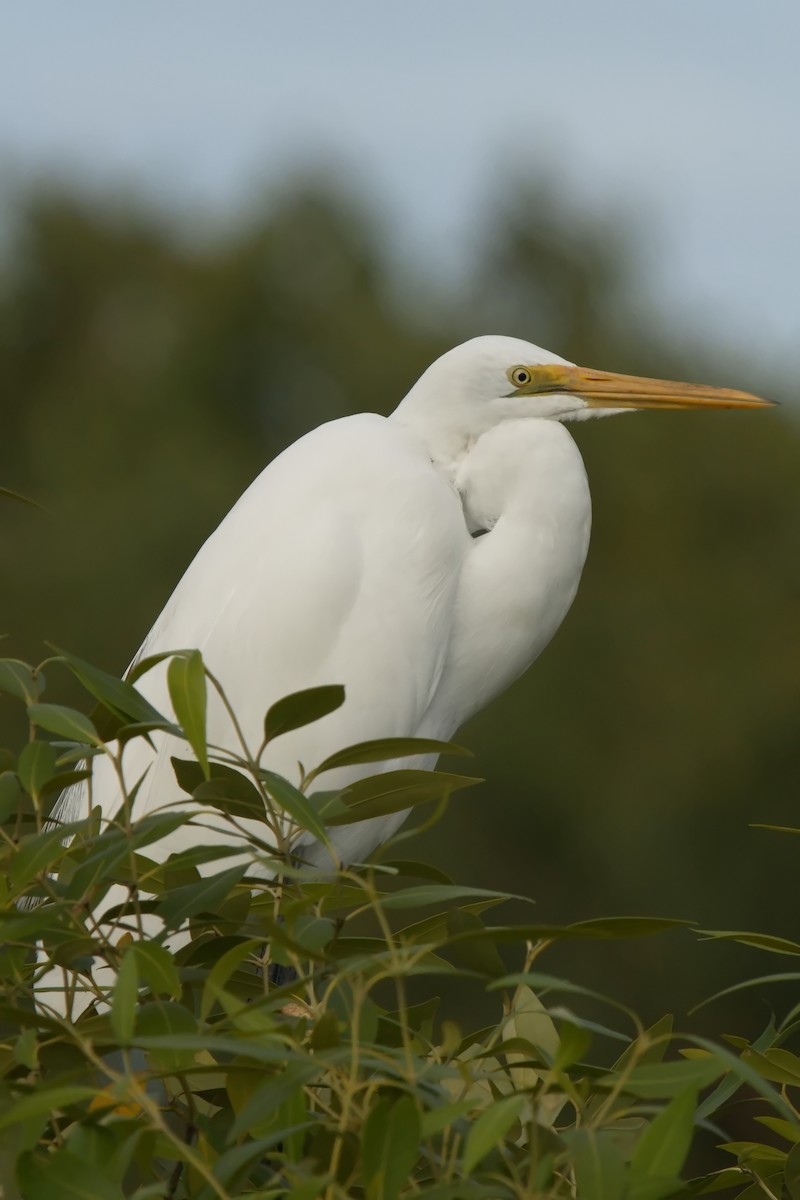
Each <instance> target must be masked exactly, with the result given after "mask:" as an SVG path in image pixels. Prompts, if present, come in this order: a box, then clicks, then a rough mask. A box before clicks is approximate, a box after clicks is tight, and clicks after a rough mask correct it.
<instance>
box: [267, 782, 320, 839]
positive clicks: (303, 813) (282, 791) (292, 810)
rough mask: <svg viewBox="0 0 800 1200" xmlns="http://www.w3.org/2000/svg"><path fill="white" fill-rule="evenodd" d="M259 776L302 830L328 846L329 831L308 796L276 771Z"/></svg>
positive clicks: (273, 796)
mask: <svg viewBox="0 0 800 1200" xmlns="http://www.w3.org/2000/svg"><path fill="white" fill-rule="evenodd" d="M259 776H260V778H261V781H262V782H263V784H264V787H265V788H266V789H267V791H268V793H269V794H270V796H271V797H272V799H273V800H274V801H275V803H276V804H278V805H279V807H280V808H282V809H283V810H284V811H285V812H287V813H288V814H289V816H290V817H291V818H292V820H293V821H295V822H296V823H297V825H299V826H300V828H301V829H305V830H306V831H307V832H308V833H311V834H313V836H314V837H315V838H317V840H318V841H320V842H322V844H323V845H325V846H327V845H328V844H329V840H328V833H327V830H326V829H325V826H324V825H323V824H322V822H321V821H320V819H319V816H318V815H317V812H316V810H315V809H314V806H313V805H312V804H310V803H309V799H308V796H306V795H304V794H303V792H301V791H300V790H299V788H296V787H295V786H294V785H293V784H291V783H289V781H288V779H284V778H283V776H282V775H276V774H275V772H274V771H259Z"/></svg>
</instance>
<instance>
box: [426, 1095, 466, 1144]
mask: <svg viewBox="0 0 800 1200" xmlns="http://www.w3.org/2000/svg"><path fill="white" fill-rule="evenodd" d="M474 1108H475V1101H474V1100H457V1101H456V1102H455V1103H454V1104H442V1105H440V1106H439V1108H432V1109H430V1111H429V1112H426V1113H424V1114H423V1117H422V1136H423V1137H424V1138H429V1137H433V1135H434V1134H435V1133H441V1131H442V1130H443V1129H448V1128H451V1127H452V1126H453V1125H455V1123H456V1121H459V1120H461V1118H462V1117H465V1116H466V1115H467V1113H470V1112H472V1110H473V1109H474Z"/></svg>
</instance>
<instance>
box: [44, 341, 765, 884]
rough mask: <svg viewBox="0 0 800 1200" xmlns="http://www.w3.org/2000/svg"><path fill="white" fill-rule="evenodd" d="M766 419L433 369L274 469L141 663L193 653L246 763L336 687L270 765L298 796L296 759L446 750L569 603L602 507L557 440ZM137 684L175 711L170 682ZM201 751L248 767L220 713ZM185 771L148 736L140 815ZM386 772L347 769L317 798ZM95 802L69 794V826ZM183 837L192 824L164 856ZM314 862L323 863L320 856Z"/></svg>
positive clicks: (163, 741)
mask: <svg viewBox="0 0 800 1200" xmlns="http://www.w3.org/2000/svg"><path fill="white" fill-rule="evenodd" d="M761 403H763V402H761V401H758V400H756V398H754V397H750V396H747V395H746V394H745V393H740V392H731V391H724V390H722V389H710V388H697V387H693V386H690V385H676V384H665V383H661V382H660V381H652V380H640V379H635V378H631V377H626V376H615V375H609V374H605V373H603V372H592V371H584V370H582V369H580V368H575V367H573V366H572V365H571V364H569V363H567V362H565V360H564V359H561V358H558V357H557V356H556V355H552V354H549V353H548V352H547V351H544V350H541V349H539V348H538V347H536V346H533V345H531V344H529V343H526V342H522V341H518V340H516V339H513V338H504V337H482V338H476V339H474V340H473V341H471V342H468V343H466V344H464V345H463V346H459V347H457V348H456V349H455V350H452V351H450V352H449V353H448V354H445V355H444V356H443V357H442V358H440V359H439V360H437V362H435V363H434V364H433V365H432V366H431V367H430V368H429V369H428V371H426V372H425V374H424V375H423V376H422V377H421V379H420V380H419V381H418V383H417V384H416V385H415V386H414V388H412V390H411V392H410V393H409V394H408V396H407V397H406V398H405V400H404V401H403V402H402V403H401V404H400V405H399V407H398V408H397V410H396V411H395V412H394V413H393V415H392V416H391V417H389V418H383V417H379V416H376V415H373V414H362V415H360V416H354V417H347V418H344V419H342V420H338V421H332V422H331V423H329V424H327V425H323V426H321V427H320V428H318V429H316V430H314V431H313V432H312V433H309V434H308V435H307V436H306V437H303V438H301V439H300V440H299V441H298V442H296V443H295V444H294V445H293V446H291V447H289V449H288V450H286V451H285V452H284V453H283V454H282V455H280V457H279V458H277V459H276V460H275V461H274V462H273V463H271V464H270V465H269V466H268V467H267V468H266V469H265V470H264V471H263V472H262V474H261V475H260V476H259V477H258V478H257V479H256V480H255V482H254V483H253V484H252V485H251V487H250V488H248V490H247V491H246V492H245V493H244V495H243V496H242V498H241V499H240V500H239V502H238V503H237V504H236V505H235V506H234V508H233V509H232V510H231V511H230V513H229V514H228V515H227V517H226V518H225V519H224V521H223V522H222V524H221V525H220V526H219V528H218V529H217V530H216V531H215V532H214V533H213V534H212V535H211V537H210V538H209V539H208V541H207V542H206V543H205V545H204V546H203V547H202V549H201V550H200V552H199V553H198V555H197V557H196V558H195V560H194V561H193V563H192V564H191V566H190V567H189V569H188V570H187V572H186V574H185V575H184V577H183V578H182V580H181V581H180V583H179V584H178V586H177V588H176V589H175V592H174V593H173V595H172V597H171V598H170V600H169V601H168V603H167V605H166V607H165V609H164V611H163V612H162V614H161V616H160V617H159V618H158V620H157V621H156V623H155V625H154V627H153V629H152V631H151V633H150V634H149V635H148V637H147V638H146V640H145V642H144V644H143V646H142V648H141V650H140V652H139V655H140V656H141V655H150V654H155V653H159V652H162V651H169V650H181V649H189V648H199V649H200V650H201V651H202V654H203V657H204V660H205V662H206V664H207V665H208V667H209V668H210V670H211V671H212V672H213V673H214V674H215V675H216V676H217V677H218V678H219V679H220V681H221V682H222V685H223V687H224V688H225V690H226V693H227V695H228V698H229V700H230V702H231V704H232V706H233V708H234V710H235V712H236V714H237V716H238V718H239V721H240V723H241V725H242V728H243V731H244V733H245V736H246V738H247V739H248V741H249V742H250V743H251V745H252V746H253V747H256V746H257V745H258V744H259V742H260V740H261V732H262V723H263V718H264V714H265V712H266V710H267V708H268V707H269V705H270V704H272V703H273V702H274V701H276V700H277V699H279V698H280V697H281V696H283V695H286V694H288V693H291V692H295V691H298V690H300V689H303V688H308V687H313V686H315V685H318V684H330V683H342V684H344V686H345V689H346V701H345V704H344V705H343V707H342V708H340V709H339V710H338V711H336V712H334V713H331V714H330V715H328V716H326V717H324V718H323V719H322V720H320V721H318V722H316V723H314V724H312V725H309V726H307V727H305V728H303V729H300V730H297V731H295V732H293V733H291V734H288V735H286V736H285V737H281V738H279V739H277V740H276V741H275V742H274V743H272V744H271V745H270V746H269V747H268V749H267V752H266V755H265V758H264V765H265V766H268V767H270V768H271V769H273V770H275V771H278V772H280V773H282V774H284V775H286V776H287V777H288V778H289V779H296V777H297V762H298V760H301V761H302V762H303V763H304V765H305V766H306V767H307V768H308V767H312V766H314V765H315V764H316V763H317V762H319V761H320V760H321V759H323V758H324V757H325V756H326V755H328V754H330V753H332V752H333V751H335V750H339V749H341V748H343V747H345V746H347V745H350V744H352V743H354V742H359V741H364V740H366V739H370V738H377V737H389V736H425V737H436V738H449V737H451V736H452V735H453V733H454V732H455V730H456V729H457V728H458V726H459V725H460V724H461V723H462V722H463V721H464V720H465V719H466V718H467V717H469V716H471V715H472V714H473V713H475V712H476V711H478V710H479V709H481V708H482V707H483V706H484V705H485V704H487V703H488V702H489V701H490V700H491V699H492V697H494V696H495V695H497V694H498V693H499V692H501V691H502V690H503V689H504V688H505V687H507V686H508V684H509V683H510V682H511V681H512V680H513V679H515V678H516V677H517V676H518V675H520V674H521V673H522V672H523V671H524V670H525V669H526V668H527V667H528V666H529V665H530V663H531V662H532V661H533V660H534V659H535V658H536V656H537V655H538V654H539V653H540V651H541V650H542V648H543V647H544V646H545V645H546V644H547V642H548V641H549V640H550V638H551V637H552V635H553V633H554V632H555V630H556V629H557V628H558V626H559V624H560V623H561V621H562V620H563V618H564V616H565V614H566V612H567V610H568V609H569V606H570V604H571V603H572V600H573V598H574V596H575V592H576V590H577V587H578V583H579V580H580V575H581V571H582V568H583V564H584V560H585V557H586V552H587V548H588V543H589V528H590V512H591V505H590V498H589V490H588V486H587V481H586V474H585V471H584V467H583V463H582V461H581V458H580V455H579V453H578V450H577V448H576V446H575V444H574V442H573V441H572V439H571V438H570V436H569V434H568V433H567V431H566V430H565V429H564V427H563V425H562V424H561V422H562V421H565V420H569V419H575V418H584V417H587V416H591V415H601V414H603V413H613V412H620V411H625V410H627V409H629V408H632V407H657V406H658V407H687V406H689V405H699V404H702V405H705V406H717V407H719V406H724V407H747V406H750V407H753V406H756V405H758V404H761ZM207 469H209V470H213V463H211V464H208V468H207ZM137 657H139V656H137ZM137 686H138V687H139V688H140V690H141V691H142V693H143V694H144V695H145V696H146V697H147V698H148V699H149V700H151V702H152V703H153V704H154V705H155V706H156V707H157V708H159V709H160V710H161V711H167V712H168V711H170V705H169V698H168V691H167V686H166V673H165V667H163V666H162V667H159V668H156V669H154V670H152V671H151V672H150V673H148V674H147V675H145V676H144V677H143V678H142V679H141V680H140V681H139V683H138V684H137ZM208 740H209V742H210V743H215V744H217V745H221V746H226V747H229V748H230V749H235V748H236V741H235V737H234V733H233V730H232V727H231V723H230V720H229V718H228V717H227V715H226V713H225V712H224V709H223V708H222V706H221V705H220V703H219V702H218V701H217V700H216V699H215V698H214V697H213V695H210V701H209V714H208ZM173 753H179V754H183V755H184V756H185V754H186V747H185V746H179V745H178V744H177V743H176V742H175V741H174V740H173V739H170V738H166V737H161V738H159V739H157V740H156V749H155V752H153V751H151V750H150V749H149V748H148V747H147V745H146V744H145V743H144V741H142V740H141V739H140V740H138V741H137V742H135V743H134V744H133V745H132V746H131V747H130V748H129V749H128V750H127V751H126V779H127V780H128V782H129V784H130V783H133V781H135V780H136V779H137V778H138V777H139V776H140V775H142V774H143V773H144V772H146V777H145V782H144V784H143V786H142V788H141V789H140V792H139V795H138V797H137V801H136V812H138V813H139V814H140V815H141V814H142V813H144V812H146V811H148V810H150V809H153V808H160V807H163V806H165V805H168V804H172V803H174V802H176V801H177V800H179V799H180V798H181V793H180V790H179V788H178V786H177V783H176V781H175V778H174V775H173V771H172V767H171V764H170V762H169V757H170V754H173ZM432 763H433V760H432V759H430V758H428V759H427V760H425V759H423V760H419V761H418V762H417V763H416V764H413V763H412V764H409V763H408V762H405V763H404V765H432ZM387 765H388V766H391V765H397V764H387ZM375 770H376V768H375V767H374V766H368V767H362V768H350V769H346V770H342V771H340V772H338V773H335V774H334V776H332V777H331V776H326V777H325V778H324V779H323V780H322V781H321V783H320V786H324V787H325V788H330V787H331V786H338V785H341V784H344V783H346V782H348V781H350V780H352V779H353V778H355V777H358V776H359V775H364V774H367V773H371V772H374V771H375ZM94 771H95V774H94V781H93V802H94V803H95V804H97V803H99V804H100V805H101V806H102V808H103V810H104V813H105V814H106V815H110V813H111V812H112V811H114V810H115V809H116V808H117V805H118V803H119V794H118V789H117V786H116V781H115V779H114V777H113V774H112V772H111V771H110V769H109V768H108V766H107V764H104V762H103V760H96V763H95V768H94ZM183 799H185V797H183ZM83 804H85V799H84V793H82V792H81V790H80V789H75V790H73V791H72V792H71V793H70V794H69V795H68V796H67V797H66V798H65V801H64V802H62V808H61V812H60V815H61V817H62V818H65V817H67V818H68V817H71V816H72V815H73V814H75V813H76V812H77V811H78V810H79V809H80V807H81V806H82V805H83ZM401 820H402V815H400V816H389V817H385V818H380V819H376V820H373V821H371V822H367V823H362V824H354V825H350V826H344V827H341V828H338V829H335V830H334V831H333V836H332V840H333V844H334V846H335V848H336V851H337V853H338V854H339V855H340V856H341V857H342V859H343V860H344V861H353V860H361V859H363V858H364V857H365V856H366V855H367V854H369V853H370V851H371V850H372V849H373V848H374V847H375V846H376V845H377V844H378V843H379V842H381V841H383V840H384V839H385V838H386V837H388V836H389V835H390V834H391V833H392V832H393V831H394V830H395V829H396V828H397V826H398V825H399V824H400V821H401ZM192 836H193V835H192V832H191V830H189V829H188V828H186V827H183V828H181V829H180V830H178V832H177V833H176V834H174V835H173V836H172V839H171V840H170V839H168V840H167V842H165V843H162V844H161V851H162V852H166V851H168V850H174V849H177V848H180V847H181V846H184V845H186V843H187V840H188V839H189V838H191V837H192ZM194 836H197V834H194ZM220 836H223V835H220ZM304 853H305V854H306V855H309V856H311V857H312V858H316V860H317V861H319V862H322V861H323V859H324V852H323V851H322V850H321V848H320V847H306V849H305V851H304Z"/></svg>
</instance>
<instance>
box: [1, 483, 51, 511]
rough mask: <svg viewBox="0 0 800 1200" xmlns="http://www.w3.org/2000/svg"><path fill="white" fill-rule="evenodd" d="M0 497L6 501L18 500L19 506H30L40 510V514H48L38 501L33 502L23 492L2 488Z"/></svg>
mask: <svg viewBox="0 0 800 1200" xmlns="http://www.w3.org/2000/svg"><path fill="white" fill-rule="evenodd" d="M0 496H4V497H5V498H6V500H16V501H17V502H18V503H19V504H28V505H30V507H31V508H38V510H39V512H47V509H46V508H45V507H44V505H42V504H39V502H38V500H31V498H30V496H23V494H22V492H15V491H12V489H11V488H7V487H0Z"/></svg>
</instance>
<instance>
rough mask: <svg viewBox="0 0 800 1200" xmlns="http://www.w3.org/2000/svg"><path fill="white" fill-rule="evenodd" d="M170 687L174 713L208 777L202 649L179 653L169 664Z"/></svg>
mask: <svg viewBox="0 0 800 1200" xmlns="http://www.w3.org/2000/svg"><path fill="white" fill-rule="evenodd" d="M167 687H168V688H169V698H170V700H171V701H172V707H173V708H174V709H175V716H176V717H177V718H178V723H179V724H180V726H181V728H182V729H183V732H184V734H185V736H186V740H187V742H188V743H189V745H190V746H191V747H192V750H193V751H194V753H195V755H196V757H197V761H198V762H199V763H200V766H201V767H202V768H203V774H204V775H205V777H206V779H207V778H208V748H207V746H206V672H205V667H204V666H203V659H202V657H201V655H200V651H199V650H192V651H190V652H189V653H188V654H179V655H176V657H175V658H173V659H172V660H171V661H170V664H169V666H168V667H167Z"/></svg>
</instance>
